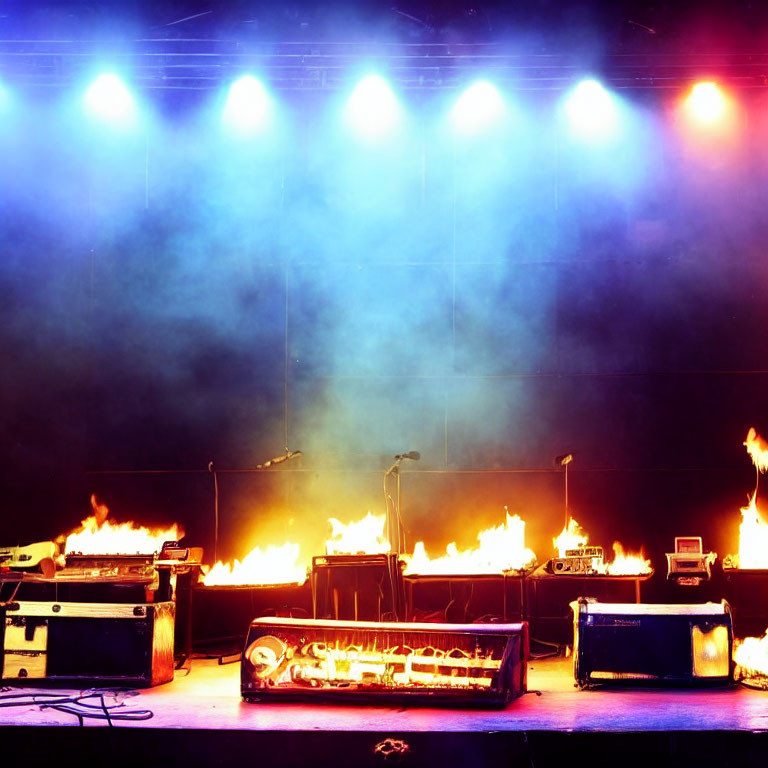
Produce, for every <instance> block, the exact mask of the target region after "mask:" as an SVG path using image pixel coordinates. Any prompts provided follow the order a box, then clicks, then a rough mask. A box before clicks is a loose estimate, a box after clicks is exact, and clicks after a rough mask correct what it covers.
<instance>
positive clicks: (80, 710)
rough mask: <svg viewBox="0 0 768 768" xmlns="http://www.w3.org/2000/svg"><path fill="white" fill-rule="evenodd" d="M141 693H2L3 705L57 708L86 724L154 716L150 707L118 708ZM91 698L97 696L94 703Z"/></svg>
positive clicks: (0, 703) (98, 690) (115, 690)
mask: <svg viewBox="0 0 768 768" xmlns="http://www.w3.org/2000/svg"><path fill="white" fill-rule="evenodd" d="M110 695H112V696H114V699H115V703H114V704H113V705H111V706H110V704H108V703H107V697H108V696H110ZM136 695H138V692H137V691H135V690H133V689H130V688H92V689H89V690H86V691H81V692H80V693H77V694H59V693H46V692H38V691H24V692H21V693H3V694H0V707H21V706H30V705H34V706H38V707H40V710H44V709H53V710H56V711H57V712H63V713H65V714H68V715H74V716H75V717H76V718H77V720H78V724H79V725H81V726H82V725H84V724H85V720H86V718H90V719H92V720H106V721H107V723H108V724H109V725H110V726H113V727H114V724H115V721H127V722H129V721H141V720H149V719H150V718H152V717H154V713H153V712H152V710H149V709H134V710H125V711H122V712H118V711H115V710H117V709H119V708H121V707H123V706H124V704H125V702H124V699H125V698H126V697H128V696H136ZM90 699H96V703H91V702H90V701H89V700H90Z"/></svg>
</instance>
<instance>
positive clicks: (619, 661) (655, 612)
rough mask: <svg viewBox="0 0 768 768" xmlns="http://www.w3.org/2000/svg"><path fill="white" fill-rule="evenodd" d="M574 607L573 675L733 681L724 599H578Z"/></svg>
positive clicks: (586, 680) (581, 680) (581, 678)
mask: <svg viewBox="0 0 768 768" xmlns="http://www.w3.org/2000/svg"><path fill="white" fill-rule="evenodd" d="M571 607H572V608H573V612H574V648H573V661H574V677H575V679H576V682H577V683H578V684H579V685H580V686H581V687H586V686H594V685H606V684H608V683H614V684H621V685H626V684H630V683H634V684H646V685H647V684H651V683H655V684H659V683H664V684H672V685H700V686H701V685H722V684H728V683H731V682H733V663H732V661H731V657H732V651H733V628H732V622H731V609H730V606H729V605H728V603H726V602H725V601H722V602H720V603H702V604H698V605H660V604H650V603H649V604H643V603H640V604H637V603H624V604H622V603H599V602H597V601H595V600H589V599H586V598H583V597H581V598H579V599H578V600H577V601H576V602H574V603H572V605H571Z"/></svg>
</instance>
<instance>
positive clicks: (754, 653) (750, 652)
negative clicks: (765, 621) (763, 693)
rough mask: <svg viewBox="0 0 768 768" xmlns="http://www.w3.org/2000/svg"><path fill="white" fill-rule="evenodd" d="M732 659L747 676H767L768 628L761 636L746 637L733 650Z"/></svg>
mask: <svg viewBox="0 0 768 768" xmlns="http://www.w3.org/2000/svg"><path fill="white" fill-rule="evenodd" d="M733 660H734V661H735V662H736V663H737V664H738V665H739V666H740V667H741V670H742V672H743V673H744V674H745V676H747V677H752V676H755V675H760V676H765V677H768V630H766V631H765V635H763V637H746V638H744V642H742V643H741V644H740V645H739V646H738V648H736V650H735V651H734V654H733Z"/></svg>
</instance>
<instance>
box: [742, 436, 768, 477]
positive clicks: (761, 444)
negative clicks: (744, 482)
mask: <svg viewBox="0 0 768 768" xmlns="http://www.w3.org/2000/svg"><path fill="white" fill-rule="evenodd" d="M744 445H745V446H746V447H747V453H748V454H749V455H750V456H751V457H752V463H753V464H754V465H755V467H756V468H757V470H758V472H763V473H765V472H766V471H768V443H766V441H765V440H763V438H762V437H760V435H758V434H757V432H756V431H755V428H754V427H750V428H749V432H748V433H747V439H746V440H745V441H744Z"/></svg>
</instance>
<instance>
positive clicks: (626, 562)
mask: <svg viewBox="0 0 768 768" xmlns="http://www.w3.org/2000/svg"><path fill="white" fill-rule="evenodd" d="M613 553H614V558H613V562H612V563H607V564H606V566H605V570H606V573H608V574H609V575H610V576H636V575H638V574H641V573H652V571H653V569H652V568H651V561H650V560H646V559H645V557H644V555H643V552H642V550H641V551H640V554H639V555H633V554H632V553H625V552H624V547H623V546H622V545H621V542H618V541H614V542H613Z"/></svg>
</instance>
